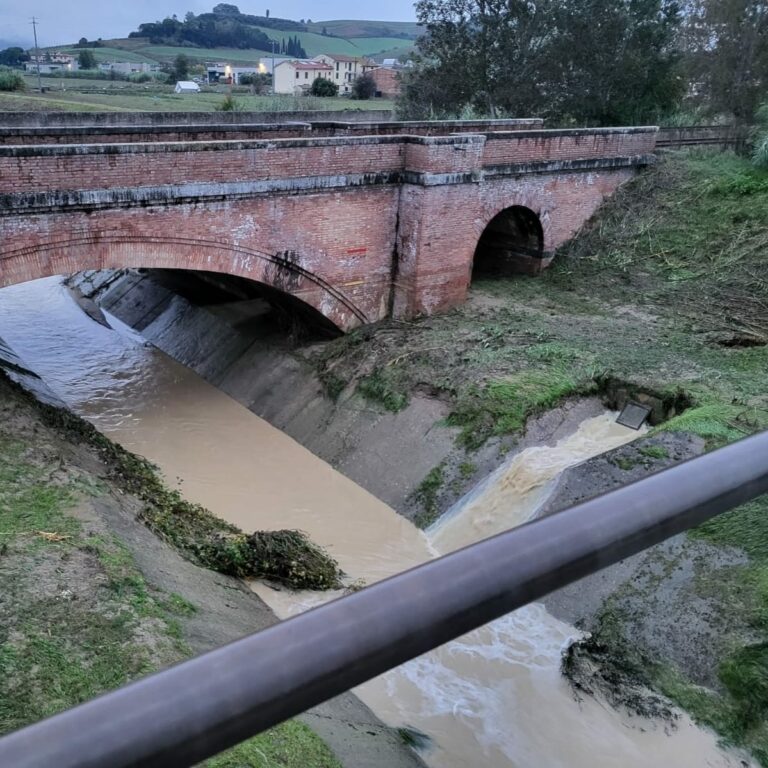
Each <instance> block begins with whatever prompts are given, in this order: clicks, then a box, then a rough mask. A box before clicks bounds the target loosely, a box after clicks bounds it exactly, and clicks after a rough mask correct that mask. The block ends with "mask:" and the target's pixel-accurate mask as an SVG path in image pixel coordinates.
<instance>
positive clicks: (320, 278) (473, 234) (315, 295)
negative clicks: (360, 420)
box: [0, 119, 657, 331]
mask: <svg viewBox="0 0 768 768" xmlns="http://www.w3.org/2000/svg"><path fill="white" fill-rule="evenodd" d="M131 122H132V123H133V122H135V121H133V120H132V121H131ZM148 122H149V121H148ZM656 133H657V132H656V129H655V128H606V129H586V130H582V129H579V130H543V129H542V127H541V123H540V121H537V120H516V121H510V120H507V121H485V122H450V123H449V122H444V123H375V124H374V123H368V124H361V123H290V124H272V125H266V124H250V123H249V124H235V123H233V124H229V123H227V124H224V123H222V124H204V125H184V124H181V123H177V124H165V125H153V124H146V125H133V124H131V125H100V126H98V127H78V126H67V125H59V126H39V127H24V126H16V127H10V125H9V124H8V123H6V127H2V120H1V119H0V286H2V285H10V284H13V283H18V282H24V281H26V280H33V279H36V278H39V277H44V276H48V275H56V274H69V273H72V272H76V271H79V270H83V269H100V268H123V267H145V268H164V269H189V270H203V271H209V272H221V273H227V274H230V275H238V276H242V277H246V278H249V279H252V280H255V281H258V282H259V283H262V284H265V285H267V286H271V287H272V288H275V289H278V290H280V291H284V292H287V293H290V294H292V295H293V296H295V297H298V298H299V299H301V300H302V301H303V302H305V303H306V304H308V305H310V306H311V307H314V308H315V309H316V310H318V311H319V312H320V313H322V314H323V315H324V316H325V317H326V318H328V319H329V320H331V321H332V322H333V323H334V324H335V325H336V326H337V327H338V328H340V329H342V330H345V331H346V330H350V329H352V328H354V327H356V326H359V325H362V324H365V323H369V322H373V321H376V320H380V319H382V318H384V317H387V316H390V315H391V316H394V317H413V316H416V315H420V314H430V313H433V312H439V311H441V310H445V309H448V308H450V307H453V306H456V305H457V304H460V303H461V302H462V301H464V299H465V297H466V294H467V289H468V287H469V284H470V280H471V276H472V273H473V269H474V270H476V271H488V272H494V271H496V272H498V271H525V272H529V273H530V272H537V271H539V270H540V269H542V268H544V267H545V266H546V265H547V264H548V263H549V261H550V260H551V257H552V254H553V253H554V251H555V249H556V248H557V247H558V246H559V245H561V244H562V243H563V242H565V241H566V240H568V239H569V238H570V237H572V236H573V234H574V233H575V232H576V231H577V230H578V229H579V228H580V227H581V226H582V225H583V224H584V222H585V221H586V220H587V219H589V218H590V217H591V216H592V214H593V213H594V212H595V210H596V209H597V207H598V206H599V205H600V204H601V203H602V202H603V200H604V199H605V198H606V197H608V196H609V195H611V194H612V193H613V192H614V191H615V190H616V189H617V187H618V186H619V185H621V184H622V183H623V182H625V181H627V180H628V179H629V178H630V177H631V176H632V175H633V174H634V173H635V172H636V170H637V169H638V167H640V166H643V165H646V164H648V163H649V162H652V159H653V154H652V153H653V152H654V149H655V142H656Z"/></svg>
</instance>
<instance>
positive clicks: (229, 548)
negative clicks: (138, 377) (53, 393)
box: [6, 379, 343, 590]
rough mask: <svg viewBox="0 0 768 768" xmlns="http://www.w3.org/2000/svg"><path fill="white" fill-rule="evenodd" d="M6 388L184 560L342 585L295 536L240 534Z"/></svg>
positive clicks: (73, 424) (94, 435) (95, 434)
mask: <svg viewBox="0 0 768 768" xmlns="http://www.w3.org/2000/svg"><path fill="white" fill-rule="evenodd" d="M6 383H7V385H8V386H10V387H12V388H14V389H15V390H16V391H17V393H18V394H19V396H21V397H23V398H25V399H26V400H27V402H29V403H30V404H31V405H33V406H34V407H35V408H36V409H37V411H38V412H39V414H40V418H41V419H42V421H43V422H44V423H45V424H46V425H48V426H51V427H54V428H56V429H58V430H59V431H61V432H62V433H63V434H64V435H66V437H67V439H69V440H70V441H72V442H73V443H85V444H86V445H88V446H90V447H92V448H93V449H94V450H96V451H97V452H98V454H99V456H100V457H101V459H102V461H103V462H104V464H105V465H106V467H107V476H108V478H109V479H110V480H111V481H112V482H114V483H115V484H116V485H117V486H118V487H119V488H120V489H121V490H122V491H123V492H124V493H129V494H132V495H134V496H136V497H137V498H139V499H141V501H142V502H143V505H144V506H143V508H142V510H141V512H140V515H139V516H140V519H141V520H142V521H143V522H144V523H145V524H146V525H147V527H148V528H150V529H151V530H152V531H154V532H155V533H156V534H157V535H158V536H161V537H162V538H163V539H165V540H166V541H168V542H169V543H171V544H172V545H173V546H175V547H176V548H177V549H178V550H179V551H180V552H182V553H183V554H184V555H185V556H186V557H188V558H190V559H192V560H193V561H195V562H197V563H198V564H200V565H203V566H205V567H207V568H211V569H212V570H216V571H220V572H221V573H225V574H228V575H236V576H240V577H244V578H255V579H269V580H272V581H278V582H281V583H283V584H285V585H287V586H289V587H292V588H294V589H316V590H324V589H338V588H339V587H341V586H342V575H343V574H342V572H341V570H340V569H339V567H338V564H337V563H336V561H335V560H334V559H333V558H331V557H330V555H328V554H327V553H325V552H324V551H323V550H322V549H320V548H319V547H318V546H316V545H315V544H313V543H312V542H311V541H310V540H309V538H308V537H307V536H306V535H305V534H304V533H302V532H301V531H275V532H263V531H260V532H256V533H252V534H250V535H246V534H245V533H243V532H242V531H241V530H240V529H239V528H237V527H236V526H234V525H231V524H229V523H227V522H225V521H223V520H221V519H220V518H218V517H216V516H215V515H213V514H212V513H211V512H209V511H208V510H207V509H205V508H204V507H202V506H200V505H199V504H193V503H191V502H189V501H187V500H186V499H184V498H183V496H182V495H181V494H180V493H179V492H178V491H176V490H171V489H170V488H168V487H167V486H166V485H165V483H164V482H163V480H162V479H161V477H160V475H159V474H158V472H157V469H156V468H155V467H154V466H153V465H152V464H151V463H150V462H149V461H147V460H146V459H144V458H142V457H141V456H137V455H136V454H133V453H131V452H130V451H127V450H126V449H125V448H123V447H122V446H120V445H118V444H117V443H114V442H112V441H111V440H109V439H108V438H106V437H105V436H104V435H102V434H101V433H100V432H99V431H98V430H97V429H96V428H95V427H94V426H93V425H92V424H90V423H88V422H87V421H85V420H83V419H81V418H80V417H79V416H76V415H75V414H73V413H71V412H70V411H67V410H65V409H62V408H57V407H54V406H51V405H47V404H45V403H40V402H38V401H37V400H35V398H34V397H33V396H32V395H30V394H28V393H27V392H26V391H25V390H23V389H22V388H21V387H19V386H18V385H16V384H14V383H13V382H11V381H10V380H8V379H6Z"/></svg>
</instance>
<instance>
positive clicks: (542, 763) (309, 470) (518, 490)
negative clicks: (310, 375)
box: [0, 278, 742, 768]
mask: <svg viewBox="0 0 768 768" xmlns="http://www.w3.org/2000/svg"><path fill="white" fill-rule="evenodd" d="M109 320H110V323H112V324H113V326H114V328H112V329H110V328H105V327H103V326H101V325H99V324H97V323H95V322H94V321H92V320H91V319H90V318H88V317H87V316H86V315H84V314H83V313H82V312H81V310H80V309H79V307H78V306H77V305H76V304H75V302H74V301H73V300H72V298H71V297H70V295H69V293H68V291H67V289H66V288H65V287H64V286H63V285H62V283H61V280H60V279H59V278H50V279H46V280H41V281H37V282H35V283H27V284H25V285H21V286H13V287H10V288H5V289H3V290H2V291H0V338H2V339H4V340H5V341H6V342H7V343H8V344H9V345H10V346H11V347H12V348H13V349H14V350H15V351H16V353H17V354H18V355H19V356H20V357H21V358H22V360H23V361H24V362H25V363H26V365H27V366H28V367H29V368H30V369H32V370H34V371H35V372H36V373H38V374H39V375H40V376H41V377H42V378H43V379H44V381H45V382H46V383H47V384H48V386H49V387H50V388H51V389H52V390H53V391H54V392H55V393H56V394H57V395H58V396H59V397H60V398H61V399H62V400H64V401H65V402H66V403H68V404H69V406H70V407H71V408H72V409H73V410H74V411H76V412H77V413H79V414H80V415H82V416H83V417H85V418H87V419H88V420H89V421H91V422H92V423H93V424H95V425H96V426H97V427H98V428H99V429H100V430H101V431H103V432H104V433H105V434H107V435H108V436H109V437H111V438H112V439H114V440H116V441H117V442H120V443H121V444H123V445H124V446H125V447H126V448H128V449H130V450H132V451H134V452H136V453H139V454H142V455H144V456H146V457H147V458H148V459H150V460H151V461H153V462H155V463H156V464H157V465H158V466H159V467H160V468H161V469H162V471H163V472H164V473H165V476H166V478H167V480H168V482H169V483H170V484H172V485H176V484H180V486H181V488H182V491H183V493H184V494H185V496H186V497H187V498H189V499H190V500H192V501H196V502H199V503H201V504H204V505H205V506H207V507H208V508H209V509H211V510H212V511H213V512H214V513H216V514H217V515H218V516H220V517H221V518H223V519H225V520H228V521H230V522H232V523H235V524H237V525H238V526H240V527H242V528H244V529H246V530H257V529H262V530H275V529H280V528H300V529H302V530H304V531H306V532H307V533H308V534H309V535H310V536H311V537H312V538H313V539H314V540H315V541H316V542H318V543H319V544H321V545H323V546H324V547H326V548H327V549H328V550H329V551H330V552H331V553H332V554H333V556H334V557H335V558H336V559H337V560H338V561H339V563H340V565H341V567H342V568H343V569H344V571H345V572H346V573H347V574H348V575H349V577H350V580H358V579H362V580H365V582H366V583H372V582H374V581H376V580H378V579H381V578H384V577H386V576H389V575H392V574H394V573H397V572H400V571H402V570H404V569H406V568H409V567H411V566H413V565H416V564H418V563H421V562H424V561H426V560H428V559H430V558H432V557H435V556H437V555H438V554H440V553H444V552H448V551H451V550H453V549H455V548H457V547H461V546H464V545H465V544H469V543H471V542H473V541H477V540H479V539H482V538H485V537H487V536H489V535H492V534H494V533H497V532H499V531H501V530H505V529H506V528H509V527H512V526H515V525H519V524H522V523H524V522H526V521H527V520H529V519H531V518H532V517H534V516H535V513H536V510H537V508H538V507H539V506H540V505H541V503H542V502H543V501H544V500H546V498H547V496H548V495H549V494H550V493H551V492H552V490H553V488H554V484H555V482H556V479H557V476H558V475H559V474H560V473H561V472H562V471H563V469H565V468H566V467H568V466H571V465H573V464H575V463H578V462H580V461H583V460H585V459H586V458H589V457H590V456H594V455H596V454H598V453H601V452H603V451H605V450H609V449H610V448H613V447H616V446H618V445H621V444H623V443H626V442H628V441H629V440H631V439H634V438H635V437H636V436H637V433H633V432H630V431H629V430H625V429H623V428H621V427H618V426H617V425H616V424H615V423H614V418H615V417H614V415H612V414H605V415H603V416H598V417H597V418H594V419H589V420H587V421H585V422H584V423H582V425H581V426H580V427H579V429H578V430H577V431H576V432H575V433H574V434H573V435H571V436H569V437H566V438H565V439H563V440H561V441H560V442H559V443H558V444H557V445H556V446H553V447H549V448H547V447H537V448H531V449H529V450H527V451H525V452H523V453H521V454H519V455H518V456H516V457H514V458H513V459H512V460H511V461H510V462H509V463H508V464H507V466H505V467H502V468H501V469H499V470H498V471H497V472H496V473H495V474H494V475H493V476H492V477H491V478H489V480H488V481H486V482H485V483H483V484H481V486H480V487H479V488H477V489H475V491H473V492H472V493H471V494H469V496H468V498H467V499H465V500H463V502H461V503H460V504H458V505H456V507H454V509H453V510H451V511H450V513H449V514H448V515H446V517H445V518H444V520H443V521H442V522H440V523H439V524H438V525H436V526H434V527H433V528H432V529H431V530H430V531H428V532H427V534H425V533H423V532H421V531H419V530H418V529H416V528H415V527H414V526H413V525H412V524H411V523H409V522H408V521H406V520H405V519H404V518H402V517H400V516H399V515H398V514H397V513H395V512H394V510H392V509H391V508H389V507H388V506H386V505H385V504H383V503H382V502H380V501H378V500H377V499H375V498H374V497H373V496H371V495H370V494H369V493H367V492H366V491H364V490H363V489H362V488H360V487H359V486H357V485H355V484H354V483H353V482H351V481H350V480H348V479H347V478H345V477H343V476H342V475H340V474H339V473H338V472H336V471H335V470H333V469H332V468H331V467H330V466H329V465H327V464H325V463H324V462H323V461H321V460H320V459H318V458H317V457H315V456H314V455H313V454H311V453H309V452H308V451H307V450H305V449H304V448H302V447H301V446H300V445H298V444H297V443H296V442H294V441H293V440H291V439H290V438H288V437H287V436H286V435H284V434H283V433H281V432H280V431H278V430H276V429H274V428H273V427H271V426H270V425H269V424H267V423H266V422H264V421H263V420H261V419H259V418H258V417H257V416H255V415H254V414H252V413H251V412H250V411H248V410H247V409H245V408H244V407H242V406H241V405H239V404H238V403H236V402H235V401H234V400H232V399H230V398H229V397H227V396H226V395H224V394H222V393H221V392H219V391H218V390H217V389H215V388H214V387H212V386H211V385H209V384H207V383H206V382H205V381H203V380H202V379H201V378H199V377H198V376H197V375H196V374H194V373H192V372H191V371H190V370H188V369H186V368H184V367H182V366H181V365H179V364H177V363H176V362H174V361H173V360H172V359H171V358H169V357H167V356H166V355H164V354H163V353H161V352H159V351H157V350H156V349H154V348H152V347H150V346H148V345H146V344H145V343H144V342H143V340H142V339H141V338H140V337H139V336H138V335H136V334H135V333H134V332H133V331H131V330H130V329H128V328H126V327H125V326H123V325H122V324H121V323H119V321H117V320H115V319H113V318H109ZM286 397H290V393H289V392H287V393H286ZM382 471H385V468H382ZM253 588H254V590H255V591H256V592H257V593H258V594H259V595H260V596H261V597H262V598H263V599H264V600H265V601H266V602H268V603H269V604H270V605H271V606H272V607H273V609H274V610H275V612H276V613H277V614H278V615H279V616H281V617H287V616H290V615H293V614H295V613H298V612H301V611H302V610H304V609H306V608H307V607H311V606H313V605H316V604H317V603H318V602H321V601H324V600H328V599H330V598H332V597H335V596H337V595H334V594H330V595H329V594H317V593H292V592H289V591H285V590H279V591H278V590H275V589H272V588H270V587H269V586H267V585H264V584H254V585H253ZM577 636H578V632H577V630H575V629H574V628H573V627H570V626H568V625H567V624H564V623H562V622H560V621H558V620H557V619H555V618H554V617H552V616H550V615H549V614H548V613H547V611H546V610H545V609H544V608H543V607H542V606H539V605H532V606H528V607H526V608H523V609H521V610H519V611H516V612H515V613H513V614H511V615H509V616H507V617H505V618H503V619H501V620H499V621H496V622H494V623H493V624H491V625H489V626H487V627H484V628H482V629H480V630H478V631H475V632H472V633H471V634H469V635H467V636H465V637H463V638H461V639H460V640H457V641H455V642H452V643H449V644H447V645H446V646H444V647H442V648H440V649H437V650H435V651H433V652H431V653H429V654H426V655H425V656H423V657H421V658H419V659H417V660H414V661H412V662H410V663H408V664H405V665H403V666H402V667H400V668H399V669H397V670H394V671H392V672H390V673H387V674H386V675H383V676H382V677H380V678H378V679H377V680H374V681H371V682H370V683H366V684H365V685H363V686H361V687H360V688H358V689H357V690H356V693H357V694H358V695H359V696H360V697H361V698H362V699H363V700H364V701H365V702H366V703H367V704H368V705H369V706H370V707H371V708H372V709H373V710H374V712H375V713H376V714H377V715H378V716H379V717H380V718H381V719H382V720H384V721H385V722H386V723H388V724H389V725H392V726H395V727H410V728H413V729H416V730H418V731H421V732H423V733H424V734H426V735H427V736H428V737H429V738H430V747H429V748H428V749H427V750H425V751H424V752H423V753H422V755H423V757H424V760H425V762H426V763H427V764H428V765H430V766H434V768H438V767H439V768H468V767H469V766H472V767H473V768H474V767H475V766H477V767H478V768H480V767H481V766H488V767H489V768H532V767H533V766H536V768H555V767H560V766H562V767H563V768H565V767H566V766H568V768H581V767H582V766H583V767H584V768H587V767H588V768H609V767H610V768H613V767H614V766H619V765H620V766H622V768H634V767H637V768H641V767H642V768H646V767H648V766H654V767H655V766H666V767H669V768H672V767H680V768H689V767H690V768H702V767H703V766H737V765H741V764H742V763H741V762H740V760H739V759H737V758H735V757H733V756H730V755H728V754H726V753H725V752H723V751H721V750H720V749H719V748H718V747H717V745H716V740H715V738H714V736H713V735H712V734H710V733H708V732H705V731H703V730H701V729H699V728H697V727H695V726H694V725H693V724H692V723H691V722H690V720H689V719H688V718H686V717H682V718H681V720H680V721H679V724H678V727H677V729H676V730H675V731H672V732H671V733H667V730H666V729H665V727H664V726H663V725H661V724H655V723H652V722H648V721H640V720H639V719H638V718H629V717H627V716H625V715H623V714H621V713H618V712H616V711H614V710H612V709H611V708H610V707H608V706H607V705H604V704H601V703H599V702H597V701H594V700H586V701H584V702H581V703H578V702H576V701H575V700H574V697H573V695H572V693H571V691H570V689H569V687H568V685H567V684H566V683H565V682H564V680H563V679H562V677H561V675H560V672H559V665H560V657H561V653H562V651H563V649H564V648H566V647H567V645H568V644H569V643H570V642H571V640H572V639H573V638H574V637H577Z"/></svg>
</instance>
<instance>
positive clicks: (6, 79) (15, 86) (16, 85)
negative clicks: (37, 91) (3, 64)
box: [0, 69, 27, 91]
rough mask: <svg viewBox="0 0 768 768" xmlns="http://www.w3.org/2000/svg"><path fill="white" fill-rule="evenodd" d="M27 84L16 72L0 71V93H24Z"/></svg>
mask: <svg viewBox="0 0 768 768" xmlns="http://www.w3.org/2000/svg"><path fill="white" fill-rule="evenodd" d="M26 90H27V84H26V83H25V82H24V78H23V77H22V76H21V75H20V74H19V73H18V72H12V71H11V70H9V69H3V70H0V91H26Z"/></svg>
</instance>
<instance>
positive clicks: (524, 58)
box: [400, 0, 768, 125]
mask: <svg viewBox="0 0 768 768" xmlns="http://www.w3.org/2000/svg"><path fill="white" fill-rule="evenodd" d="M416 15H417V19H418V21H419V23H420V24H422V25H423V26H424V27H425V29H426V31H425V34H424V35H423V36H422V37H421V38H420V40H419V43H418V53H417V56H416V58H415V63H416V66H415V67H414V69H413V70H412V71H411V72H409V73H407V74H406V75H404V77H403V95H402V96H401V104H400V109H401V113H402V114H403V116H404V117H410V118H424V117H429V116H434V117H441V116H445V117H447V116H456V115H461V114H468V113H470V114H478V115H489V116H501V115H510V116H519V115H525V116H527V115H532V116H540V117H545V118H547V119H549V120H550V121H553V122H558V123H560V124H566V125H567V124H586V123H589V124H592V125H601V124H603V125H605V124H617V123H623V124H638V123H643V122H649V121H653V122H656V121H658V120H661V119H663V118H665V117H667V118H669V117H670V116H671V115H673V114H674V113H679V112H680V111H682V110H684V109H688V110H698V111H701V112H708V113H710V114H713V115H714V114H716V115H725V116H727V117H728V118H731V119H736V120H739V121H749V120H751V119H752V118H753V116H754V114H755V111H756V109H757V108H758V106H759V104H760V102H761V100H765V98H766V95H767V94H766V90H767V89H768V0H535V1H534V0H418V2H417V3H416Z"/></svg>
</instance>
